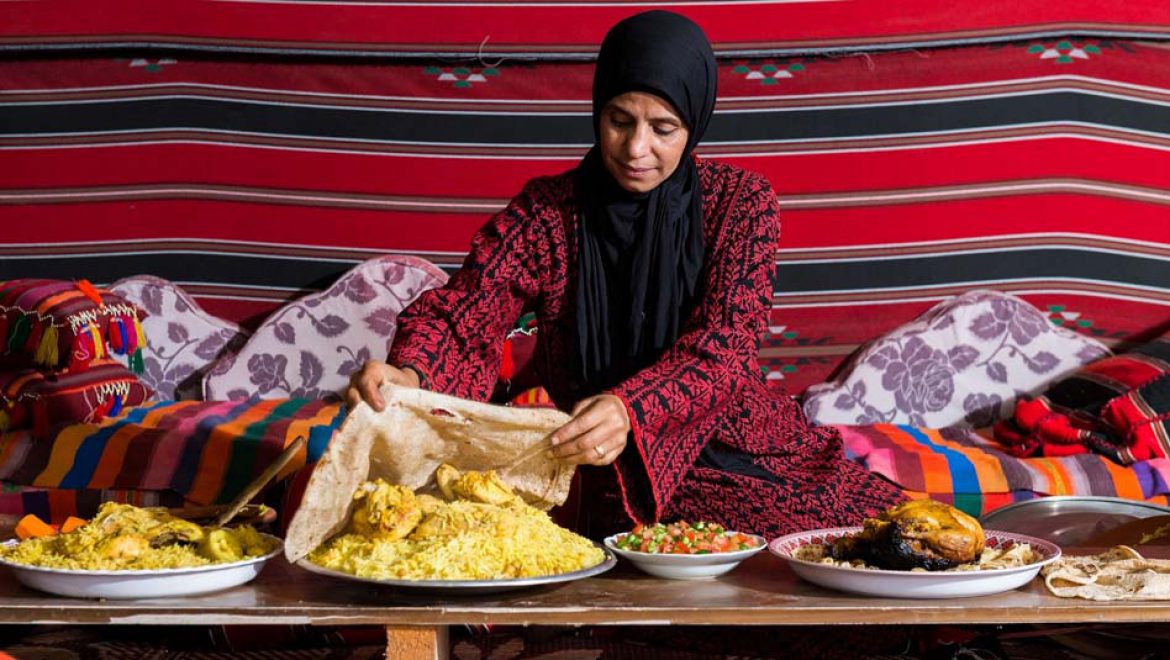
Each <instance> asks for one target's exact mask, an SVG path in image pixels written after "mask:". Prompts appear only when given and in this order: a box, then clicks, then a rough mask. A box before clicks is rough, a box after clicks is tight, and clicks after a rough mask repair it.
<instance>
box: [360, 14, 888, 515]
mask: <svg viewBox="0 0 1170 660" xmlns="http://www.w3.org/2000/svg"><path fill="white" fill-rule="evenodd" d="M716 75H717V71H716V64H715V58H714V54H713V52H712V50H711V46H710V44H709V43H708V41H707V39H706V37H705V36H704V34H703V32H702V30H701V29H700V28H699V27H698V26H697V25H695V24H694V23H692V22H691V21H690V20H688V19H686V18H684V17H682V16H679V15H677V14H672V13H668V12H663V11H651V12H647V13H643V14H638V15H636V16H633V17H631V18H628V19H626V20H623V21H622V22H620V23H618V24H617V25H616V26H615V27H614V28H613V29H612V30H611V31H610V32H609V34H608V35H607V36H606V38H605V41H604V42H603V44H602V47H601V52H600V55H599V57H598V62H597V69H596V73H595V75H594V82H593V129H594V135H595V137H596V143H595V144H594V146H593V148H592V149H591V150H590V151H589V153H588V154H587V155H586V156H585V157H584V159H583V160H582V161H581V162H580V164H579V165H578V166H577V167H576V168H575V169H574V170H571V171H569V172H566V173H564V174H561V175H559V176H553V177H540V178H537V179H534V180H532V181H531V182H529V183H528V184H527V185H526V186H525V188H524V190H523V191H522V192H521V193H520V195H519V196H517V197H516V198H515V199H513V200H512V202H511V203H510V204H509V205H508V207H507V208H506V209H504V210H503V211H501V212H499V213H497V214H496V215H495V216H494V217H493V218H491V219H490V220H489V221H488V223H487V224H486V225H485V226H484V227H483V229H481V230H480V231H479V233H477V234H476V236H475V238H474V239H473V241H472V249H471V252H470V254H469V255H468V257H467V260H466V262H465V263H464V265H463V268H462V270H460V271H459V272H458V273H457V274H455V276H454V277H452V278H451V280H450V282H449V283H448V284H447V286H445V287H443V288H441V289H436V290H432V291H428V292H426V293H425V294H423V295H422V296H421V297H420V298H419V299H418V300H417V301H416V302H415V303H414V304H413V305H411V306H410V307H409V308H408V309H407V310H405V311H404V312H403V313H402V315H401V316H400V317H399V327H398V332H397V336H396V337H395V340H394V344H393V346H392V348H391V350H390V355H389V357H388V360H387V362H371V363H369V364H367V365H366V366H365V367H364V368H363V369H362V371H361V372H359V373H358V374H356V375H355V377H354V379H353V381H352V384H351V387H350V390H349V392H348V398H349V400H350V401H351V402H356V401H357V400H358V399H359V398H360V399H365V400H366V401H367V402H369V403H370V404H371V405H372V406H373V407H374V408H375V409H379V410H380V409H381V408H382V406H383V401H382V399H381V396H380V395H379V393H378V387H379V386H380V385H381V384H382V383H384V382H393V383H397V384H399V385H407V386H411V387H425V388H428V389H431V390H435V391H438V392H443V393H447V394H453V395H455V396H459V397H464V398H470V399H478V400H486V399H487V398H488V397H489V396H490V394H491V392H492V387H493V385H494V383H495V380H496V375H497V372H498V368H499V364H500V360H501V354H502V347H503V341H504V336H505V333H506V332H507V330H508V329H509V328H510V327H511V326H512V324H513V323H514V322H515V320H516V319H517V318H518V317H519V316H520V314H521V313H522V311H524V310H526V309H533V310H535V311H536V314H537V317H538V324H539V327H540V332H539V333H538V347H537V349H536V354H535V358H534V359H536V360H537V368H538V370H539V372H540V376H541V381H542V383H543V384H544V386H545V388H546V389H547V390H548V392H549V395H550V396H551V397H552V399H553V401H554V402H555V403H556V404H557V405H558V407H560V408H562V409H565V410H571V411H572V419H571V420H570V421H569V422H568V423H567V424H565V425H564V426H563V427H562V428H560V429H559V430H557V431H556V432H555V433H554V434H553V436H552V441H553V445H554V446H553V449H552V450H551V454H552V455H553V456H555V457H556V458H558V459H560V460H562V461H566V462H569V463H574V464H578V465H581V466H583V469H582V479H583V493H584V494H585V497H584V498H583V501H585V502H588V503H589V514H590V521H589V524H588V525H587V529H585V530H584V531H585V532H586V533H588V534H591V535H594V536H598V535H601V534H605V533H609V532H612V531H615V530H617V529H621V528H628V527H629V525H630V524H631V519H632V521H638V522H653V521H657V520H673V519H679V518H685V519H691V520H695V519H704V520H713V521H716V522H719V523H721V524H723V525H725V526H727V527H729V528H732V529H740V530H745V531H752V532H756V533H760V534H764V535H765V536H768V537H771V536H776V535H779V534H782V533H788V532H793V531H800V530H806V529H812V528H820V527H828V526H836V525H845V524H854V523H857V522H858V521H859V520H860V519H861V518H862V517H863V516H866V515H872V514H874V513H876V512H877V511H879V510H881V509H883V508H885V507H887V506H889V505H891V504H893V503H895V502H897V501H900V499H901V498H902V496H901V494H900V492H899V491H898V490H897V489H896V488H894V487H893V486H892V485H890V484H889V483H888V482H885V481H883V480H882V479H881V478H880V477H877V476H875V475H872V474H870V473H868V472H866V471H865V470H863V469H862V468H860V467H858V466H857V465H855V464H853V463H850V462H848V461H846V460H845V459H844V456H843V453H842V447H841V441H840V438H839V436H838V435H837V434H836V433H835V432H834V431H832V430H830V429H827V428H813V427H811V426H810V425H809V424H808V422H807V421H806V419H805V418H804V416H803V414H802V412H801V410H800V407H799V406H798V405H796V404H795V403H794V402H793V401H792V400H791V399H789V398H787V397H783V396H779V395H776V394H773V393H771V392H769V390H768V389H767V388H766V386H765V383H764V380H763V377H762V375H761V373H760V370H759V366H758V364H757V355H758V350H759V344H758V342H759V337H760V336H761V335H762V333H763V332H764V330H765V328H766V325H767V322H768V312H769V309H770V305H771V291H772V288H771V285H772V282H771V278H772V273H773V268H774V260H775V253H776V247H777V240H778V237H779V221H778V218H777V204H776V197H775V195H774V194H773V193H772V190H771V188H770V187H769V185H768V182H767V181H766V180H765V179H764V178H763V177H762V176H760V175H757V174H752V173H748V172H745V171H744V170H741V169H738V168H735V167H732V166H728V165H722V164H717V163H713V162H708V161H700V160H699V159H697V158H696V157H695V156H694V155H693V151H694V148H695V145H696V144H698V142H699V140H700V139H702V137H703V133H704V132H705V130H706V129H707V124H708V122H709V121H710V119H711V115H712V112H713V110H714V106H715V91H716V90H715V88H716Z"/></svg>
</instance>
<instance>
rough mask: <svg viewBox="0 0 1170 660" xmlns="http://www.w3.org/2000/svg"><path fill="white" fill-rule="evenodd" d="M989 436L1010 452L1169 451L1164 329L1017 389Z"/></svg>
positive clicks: (1115, 454) (1169, 356) (1122, 458)
mask: <svg viewBox="0 0 1170 660" xmlns="http://www.w3.org/2000/svg"><path fill="white" fill-rule="evenodd" d="M995 437H996V439H997V440H999V441H1000V442H1002V443H1004V444H1005V445H1007V448H1008V451H1009V453H1013V454H1015V455H1017V456H1031V455H1037V454H1043V455H1045V456H1063V455H1069V454H1080V453H1084V452H1086V451H1090V450H1091V451H1096V452H1099V453H1102V454H1105V455H1107V456H1109V457H1110V458H1113V459H1114V460H1116V461H1118V462H1119V463H1123V464H1130V463H1133V462H1135V461H1142V460H1148V459H1151V458H1163V457H1166V456H1170V337H1162V338H1161V339H1158V340H1155V341H1152V342H1150V343H1148V344H1146V345H1144V346H1140V347H1138V348H1136V349H1134V350H1132V351H1130V352H1128V353H1121V354H1118V355H1115V356H1113V357H1109V358H1105V359H1103V360H1097V361H1096V362H1092V363H1090V364H1088V365H1086V366H1084V367H1082V368H1081V369H1080V370H1078V371H1076V372H1074V373H1072V374H1071V375H1069V376H1067V377H1065V378H1062V379H1060V380H1058V381H1057V382H1055V383H1053V384H1052V385H1051V386H1050V387H1049V388H1048V389H1047V391H1045V392H1044V393H1043V394H1042V395H1040V396H1037V397H1024V398H1023V399H1021V400H1020V402H1019V403H1018V404H1017V405H1016V411H1015V414H1014V416H1013V417H1012V418H1011V419H1009V420H1006V421H1005V422H1003V423H1001V424H999V425H997V426H996V428H995Z"/></svg>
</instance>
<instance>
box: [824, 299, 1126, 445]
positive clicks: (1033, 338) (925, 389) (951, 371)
mask: <svg viewBox="0 0 1170 660" xmlns="http://www.w3.org/2000/svg"><path fill="white" fill-rule="evenodd" d="M1108 354H1109V349H1108V348H1106V347H1105V345H1104V344H1102V343H1100V342H1098V341H1096V340H1094V339H1091V338H1089V337H1086V336H1084V335H1080V334H1077V333H1075V332H1072V331H1071V330H1066V329H1064V328H1060V327H1057V326H1055V325H1053V324H1052V323H1051V322H1050V321H1049V320H1048V318H1047V317H1046V316H1045V315H1044V314H1043V313H1042V312H1040V310H1038V309H1036V308H1035V307H1033V306H1032V305H1030V304H1028V303H1027V302H1025V301H1024V300H1021V299H1020V298H1017V297H1015V296H1011V295H1008V294H1006V293H1001V292H998V291H990V290H978V291H971V292H968V293H965V294H963V295H961V296H957V297H954V298H949V299H947V300H944V301H943V302H941V303H939V304H938V305H935V306H934V307H932V308H931V309H929V310H928V311H927V312H926V313H925V314H923V315H922V316H920V317H919V318H917V319H915V320H914V321H911V322H910V323H907V324H906V325H903V326H902V327H900V328H897V329H896V330H894V331H892V332H890V333H889V334H887V335H885V336H884V337H881V338H880V339H878V340H876V341H874V342H872V343H870V344H867V345H866V346H864V347H863V348H862V349H861V351H860V352H858V354H857V355H856V356H854V357H853V358H852V359H851V360H850V362H849V363H848V364H847V365H846V366H845V368H844V370H843V371H842V375H841V376H840V377H839V378H838V379H837V380H834V381H831V382H828V383H821V384H818V385H813V386H811V387H809V388H808V390H807V391H806V392H805V398H804V411H805V413H806V414H807V415H808V417H809V419H811V420H812V421H814V422H816V423H818V424H879V423H885V424H911V425H914V426H925V427H931V428H942V427H945V426H962V427H982V426H988V425H990V424H992V423H994V422H995V421H996V420H998V419H1001V418H1003V417H1006V416H1009V415H1010V414H1011V412H1012V409H1013V407H1014V405H1015V400H1016V397H1018V396H1020V395H1021V394H1031V393H1034V392H1036V391H1038V390H1041V389H1043V388H1044V386H1045V385H1046V384H1048V383H1049V382H1051V381H1054V380H1056V379H1058V378H1060V377H1061V376H1063V375H1065V374H1067V373H1069V372H1071V371H1074V370H1076V369H1077V368H1079V367H1080V366H1081V365H1083V364H1086V363H1088V362H1091V361H1093V360H1096V359H1098V358H1100V357H1104V356H1106V355H1108Z"/></svg>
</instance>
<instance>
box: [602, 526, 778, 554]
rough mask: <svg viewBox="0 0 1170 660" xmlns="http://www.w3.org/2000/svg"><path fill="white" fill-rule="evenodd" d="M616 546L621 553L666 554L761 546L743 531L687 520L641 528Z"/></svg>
mask: <svg viewBox="0 0 1170 660" xmlns="http://www.w3.org/2000/svg"><path fill="white" fill-rule="evenodd" d="M614 545H616V546H617V548H618V549H619V550H630V551H633V552H649V553H655V554H664V555H709V554H712V553H716V552H736V551H738V550H750V549H752V548H755V547H757V546H759V545H760V542H759V540H758V539H756V538H755V537H752V536H748V535H747V534H743V533H740V532H731V533H728V532H727V530H725V529H723V526H722V525H718V524H716V523H710V522H696V523H688V522H686V521H685V520H680V521H678V522H673V523H668V524H663V523H655V524H653V525H638V526H636V527H634V530H633V531H632V532H628V533H626V534H621V535H619V536H618V537H617V539H615V541H614Z"/></svg>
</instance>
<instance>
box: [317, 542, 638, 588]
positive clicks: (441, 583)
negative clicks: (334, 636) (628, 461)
mask: <svg viewBox="0 0 1170 660" xmlns="http://www.w3.org/2000/svg"><path fill="white" fill-rule="evenodd" d="M601 550H602V552H604V553H605V559H603V560H601V563H600V564H597V565H595V566H590V567H589V568H583V569H581V570H579V571H572V572H569V573H558V574H556V575H541V576H539V577H527V578H505V579H502V580H394V579H378V578H367V577H359V576H357V575H353V574H352V573H346V572H345V571H337V570H334V569H332V568H325V567H324V566H319V565H317V564H314V563H313V562H311V561H309V559H308V557H302V558H301V559H298V560H297V563H296V565H297V566H300V567H301V568H303V569H305V570H306V571H309V572H311V573H317V574H319V575H326V576H329V577H333V578H339V579H342V580H350V581H353V582H365V583H367V584H376V585H380V586H383V587H395V588H400V589H406V590H409V591H413V592H418V593H433V594H444V595H468V596H471V595H477V594H491V593H497V592H502V591H512V590H513V589H524V588H527V587H535V586H540V585H546V584H557V583H560V582H572V581H573V580H581V579H584V578H587V577H593V576H594V575H601V574H602V573H604V572H606V571H608V570H609V569H611V568H613V567H614V566H616V565H617V559H615V558H614V556H613V553H611V552H609V551H608V550H606V549H605V548H602V549H601Z"/></svg>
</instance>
